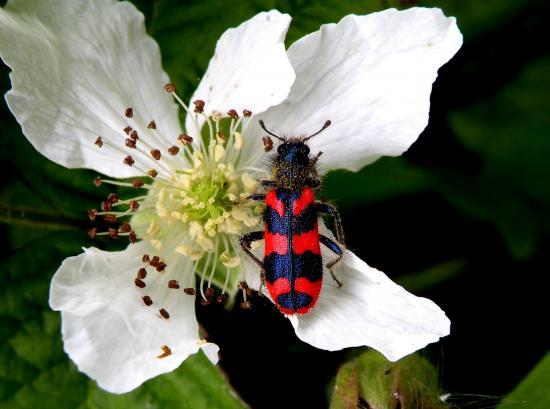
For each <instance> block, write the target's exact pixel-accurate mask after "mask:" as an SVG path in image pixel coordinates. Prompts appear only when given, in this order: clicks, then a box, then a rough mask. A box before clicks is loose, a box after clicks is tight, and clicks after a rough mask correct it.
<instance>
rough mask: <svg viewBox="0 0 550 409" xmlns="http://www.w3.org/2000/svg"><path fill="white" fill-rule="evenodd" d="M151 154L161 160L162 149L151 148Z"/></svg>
mask: <svg viewBox="0 0 550 409" xmlns="http://www.w3.org/2000/svg"><path fill="white" fill-rule="evenodd" d="M151 156H152V157H153V158H155V159H156V160H160V156H161V155H160V151H159V150H158V149H151Z"/></svg>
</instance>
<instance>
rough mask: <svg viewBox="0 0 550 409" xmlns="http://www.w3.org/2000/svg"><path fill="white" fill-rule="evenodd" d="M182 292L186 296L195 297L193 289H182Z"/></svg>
mask: <svg viewBox="0 0 550 409" xmlns="http://www.w3.org/2000/svg"><path fill="white" fill-rule="evenodd" d="M183 292H184V293H185V294H187V295H195V294H196V292H195V289H194V288H190V287H189V288H184V289H183Z"/></svg>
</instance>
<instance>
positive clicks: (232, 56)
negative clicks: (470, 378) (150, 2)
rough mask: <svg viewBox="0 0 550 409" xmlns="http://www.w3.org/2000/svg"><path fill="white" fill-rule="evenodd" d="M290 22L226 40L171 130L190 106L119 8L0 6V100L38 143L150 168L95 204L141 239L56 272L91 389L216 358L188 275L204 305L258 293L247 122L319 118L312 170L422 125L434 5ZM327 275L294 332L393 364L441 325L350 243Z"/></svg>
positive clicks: (433, 49)
mask: <svg viewBox="0 0 550 409" xmlns="http://www.w3.org/2000/svg"><path fill="white" fill-rule="evenodd" d="M289 23H290V17H289V16H288V15H285V14H281V13H279V12H277V11H270V12H266V13H260V14H258V15H256V16H255V17H253V18H252V19H250V20H249V21H247V22H245V23H243V24H241V25H240V26H239V27H237V28H235V29H230V30H228V31H226V32H225V33H224V34H223V36H222V37H221V38H220V40H219V41H218V44H217V47H216V51H215V54H214V56H213V58H212V60H211V61H210V64H209V66H208V70H207V72H206V74H205V76H204V78H203V79H202V81H201V83H200V84H199V86H198V88H197V90H196V91H195V93H194V95H193V97H192V98H191V101H197V100H202V101H204V107H202V103H201V102H197V103H196V104H195V106H196V108H197V111H202V110H203V112H202V113H198V114H196V113H194V112H193V108H195V106H193V105H191V110H188V113H187V119H186V134H183V132H182V130H181V129H180V125H179V122H178V112H177V105H176V104H174V101H173V98H175V99H176V100H177V101H178V102H179V103H180V106H181V107H183V108H185V109H187V108H186V106H185V104H184V103H183V102H182V101H181V100H180V99H179V97H178V96H177V94H176V93H175V92H172V91H173V89H172V88H171V87H167V90H168V91H169V92H166V90H165V89H164V86H165V84H167V83H168V82H169V81H168V77H167V76H166V74H165V73H164V72H163V71H162V68H161V64H160V61H161V59H160V53H159V49H158V46H157V44H156V43H155V42H154V41H153V39H151V38H150V37H149V36H147V34H146V32H145V28H144V24H143V16H142V14H141V13H140V12H139V11H138V10H136V9H135V7H134V6H133V5H131V4H130V3H127V2H120V3H119V2H116V1H114V0H86V1H85V0H78V1H77V0H58V1H46V0H44V1H40V2H37V1H30V0H12V1H10V2H8V5H7V6H6V7H5V8H4V9H2V10H0V54H1V57H2V59H3V61H4V62H5V63H6V64H7V65H9V66H10V67H11V69H12V70H13V72H12V74H11V80H12V85H13V87H12V89H11V90H10V91H9V92H8V94H7V95H6V99H7V102H8V105H9V107H10V109H11V111H12V112H13V113H14V115H15V117H16V118H17V120H18V121H19V123H20V124H21V126H22V129H23V132H24V134H25V135H26V137H27V138H28V139H29V141H30V142H31V143H32V144H33V145H34V146H35V148H36V149H38V150H39V151H40V152H41V153H42V154H44V155H45V156H46V157H48V158H49V159H51V160H53V161H54V162H57V163H59V164H61V165H63V166H66V167H68V168H89V169H94V170H96V171H98V172H101V173H103V174H105V175H108V176H110V177H112V178H115V179H117V178H130V177H144V176H145V177H146V176H147V175H153V176H154V175H156V177H154V178H149V179H143V182H145V185H144V186H143V188H145V189H147V191H146V193H145V194H143V193H140V194H137V193H136V196H137V197H135V198H120V199H118V201H117V200H116V198H114V197H111V198H110V200H109V201H107V202H106V203H105V204H104V205H103V207H104V209H103V210H104V211H103V212H102V211H99V212H97V213H96V212H92V213H91V216H92V217H96V216H97V217H100V216H103V215H105V214H109V215H116V216H117V218H118V219H119V220H120V219H121V218H124V217H126V216H130V215H131V216H132V218H131V220H130V221H129V222H130V226H131V227H130V226H129V225H127V224H123V225H121V227H120V228H119V229H116V228H113V229H112V230H111V232H110V234H111V235H129V236H130V238H131V239H132V241H133V240H134V238H135V237H134V234H135V235H137V237H138V238H139V239H141V240H140V241H138V242H137V243H135V244H131V245H130V246H129V247H128V248H127V249H126V250H124V251H122V252H105V251H101V250H98V249H95V248H90V249H85V251H84V253H82V254H80V255H78V256H75V257H70V258H68V259H67V260H65V261H64V262H63V264H62V265H61V267H60V268H59V270H58V271H57V273H56V274H55V276H54V278H53V281H52V285H51V292H50V304H51V306H52V308H54V309H56V310H59V311H61V312H62V323H63V325H62V332H63V340H64V345H65V350H66V351H67V353H68V354H69V356H70V357H71V359H72V360H73V361H74V362H75V363H76V364H77V365H78V367H79V369H80V370H81V371H83V372H85V373H86V374H88V375H89V376H90V377H92V378H93V379H95V380H96V381H97V382H98V383H99V385H100V386H101V387H103V388H105V389H107V390H109V391H112V392H118V393H121V392H126V391H129V390H131V389H133V388H135V387H137V386H139V385H140V384H141V383H142V382H144V381H145V380H147V379H149V378H151V377H154V376H156V375H158V374H161V373H164V372H168V371H171V370H173V369H174V368H176V367H177V366H178V365H179V364H180V363H181V362H182V361H183V360H184V359H186V358H187V357H188V356H189V355H190V354H193V353H195V352H197V351H198V350H199V349H200V348H202V349H203V350H204V351H205V352H206V353H207V355H208V356H209V357H210V358H211V360H212V361H213V362H215V361H216V360H217V347H216V346H215V345H213V344H209V343H206V342H205V341H204V340H201V337H200V336H199V328H198V324H197V321H196V318H195V314H194V297H193V296H190V295H189V294H186V293H185V292H184V291H183V289H184V288H187V293H191V292H192V290H190V289H191V288H194V283H195V281H194V280H195V278H194V275H195V273H196V274H198V275H199V276H200V278H201V285H200V291H201V293H202V296H203V297H205V298H207V299H209V300H210V297H211V295H212V290H208V288H211V285H212V283H214V284H216V285H217V286H219V287H220V288H222V289H223V290H222V291H223V292H224V293H225V292H226V291H228V292H231V293H232V292H234V291H235V288H236V286H237V282H239V281H241V280H243V279H244V280H246V281H247V282H248V283H249V285H250V286H252V287H253V288H258V286H259V271H258V269H257V268H255V267H254V266H253V265H251V264H250V263H249V262H248V261H247V260H244V259H243V258H241V253H240V251H239V249H238V242H237V239H238V237H239V235H240V234H242V232H243V231H248V230H250V229H251V228H254V227H255V228H257V227H258V226H260V225H261V222H260V217H259V213H258V209H256V208H255V206H254V205H251V204H249V203H248V202H247V201H246V200H243V197H246V196H248V195H249V194H250V192H251V191H253V190H254V188H255V184H256V181H257V180H258V179H259V178H260V177H263V176H265V175H264V174H265V172H266V171H267V169H265V168H264V167H263V166H262V165H261V163H262V161H263V160H264V158H265V152H264V146H263V144H262V136H264V134H263V133H262V132H261V130H260V128H259V127H258V125H257V120H258V119H259V118H261V119H263V120H264V121H265V123H266V124H268V126H270V127H271V128H272V129H273V130H274V131H280V132H284V133H287V134H288V133H292V134H307V133H311V132H312V131H314V130H316V129H318V128H319V126H320V125H321V124H323V123H324V122H325V121H326V120H327V119H330V120H331V121H332V124H333V125H332V126H331V127H330V128H329V129H327V130H326V131H325V132H324V133H322V134H321V135H319V136H318V137H316V138H314V139H313V140H312V141H311V144H310V147H311V150H312V152H317V151H319V150H322V151H323V152H325V154H324V155H323V156H322V157H321V158H320V170H321V172H322V173H326V172H327V171H329V170H331V169H337V168H346V169H351V170H357V169H360V168H361V167H362V166H364V165H367V164H369V163H371V162H373V161H375V160H376V159H378V158H379V157H381V156H383V155H390V156H396V155H400V154H401V153H403V152H404V151H405V150H406V149H408V147H409V146H410V145H411V144H412V143H413V142H414V141H415V140H416V138H417V137H418V135H419V133H420V132H421V131H422V130H423V129H424V127H425V126H426V124H427V122H428V112H429V100H430V92H431V86H432V83H433V82H434V80H435V78H436V76H437V70H438V68H439V67H440V66H441V65H443V64H444V63H445V62H447V61H448V60H449V59H450V58H451V57H452V56H453V55H454V53H455V52H456V51H457V50H458V48H459V47H460V45H461V42H462V38H461V34H460V32H459V30H458V29H457V27H456V23H455V20H454V18H447V17H445V16H444V15H443V14H442V12H441V10H439V9H425V8H412V9H409V10H406V11H397V10H393V9H392V10H386V11H383V12H380V13H374V14H370V15H367V16H355V15H350V16H347V17H345V18H344V19H342V20H341V21H340V22H339V23H338V24H328V25H325V26H323V27H321V29H320V30H319V31H317V32H315V33H312V34H310V35H308V36H306V37H304V38H302V39H301V40H299V41H297V42H296V43H294V44H293V45H292V46H291V47H290V48H289V49H288V50H286V51H285V48H284V38H285V34H286V31H287V28H288V25H289ZM247 110H248V111H252V113H253V114H254V115H253V116H252V117H250V116H249V115H250V113H249V112H247ZM243 112H247V114H246V115H244V116H243ZM260 114H261V115H260ZM237 115H238V116H237ZM230 117H232V118H230ZM151 121H154V122H151ZM203 126H204V129H205V130H206V131H205V132H203V136H201V135H200V129H201V128H202V127H203ZM180 135H181V136H180ZM98 137H100V139H98ZM178 137H179V138H178ZM191 138H192V143H190V142H191ZM156 150H158V151H156ZM159 156H160V158H159ZM136 180H138V181H139V180H142V179H136ZM103 182H104V183H112V184H120V185H123V186H124V185H129V186H131V185H132V182H127V181H126V182H120V181H117V180H106V179H104V180H103ZM134 183H137V184H138V185H139V184H140V182H134ZM139 192H141V191H139ZM132 200H135V201H132ZM138 205H139V208H137V207H138ZM111 208H112V209H111ZM115 210H116V211H115ZM107 217H108V218H109V217H111V218H112V217H113V216H107ZM123 220H124V219H123ZM96 234H107V233H102V232H97V233H96ZM155 256H156V258H155ZM338 275H339V277H340V280H341V281H342V282H343V287H342V288H341V289H338V288H337V287H336V285H335V283H334V282H333V280H331V279H330V277H329V276H327V275H325V278H326V279H325V280H324V284H323V290H322V293H321V295H320V298H319V301H318V304H317V306H316V307H315V308H314V309H313V310H312V311H311V312H310V313H308V314H305V315H303V316H292V317H290V319H291V322H292V325H293V326H294V328H295V330H296V334H297V335H298V337H300V338H301V339H302V340H304V341H306V342H308V343H310V344H312V345H314V346H316V347H319V348H323V349H328V350H337V349H341V348H345V347H350V346H358V345H368V346H371V347H374V348H376V349H377V350H379V351H380V352H382V353H383V354H384V355H386V356H387V357H388V358H389V359H391V360H396V359H399V358H400V357H402V356H404V355H407V354H409V353H411V352H413V351H415V350H417V349H419V348H422V347H424V346H425V345H426V344H428V343H430V342H435V341H437V340H438V339H439V338H440V337H442V336H445V335H447V334H448V333H449V326H450V323H449V320H448V319H447V317H446V316H445V314H444V312H443V311H442V310H441V309H439V307H437V306H436V305H435V304H434V303H433V302H431V301H430V300H427V299H424V298H419V297H415V296H414V295H412V294H410V293H408V292H407V291H405V290H404V289H403V288H401V287H400V286H398V285H396V284H395V283H393V282H392V281H391V280H389V279H388V278H387V277H386V276H385V275H384V274H383V273H382V272H380V271H378V270H376V269H373V268H371V267H369V266H368V265H367V264H365V263H364V262H363V261H362V260H360V259H358V258H357V257H356V256H355V255H354V254H353V253H351V252H349V251H346V256H345V258H344V262H343V265H342V267H341V269H340V270H339V271H338ZM327 277H328V278H327ZM222 301H223V299H222Z"/></svg>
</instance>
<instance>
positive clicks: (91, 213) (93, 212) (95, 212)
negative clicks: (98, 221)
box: [88, 209, 97, 221]
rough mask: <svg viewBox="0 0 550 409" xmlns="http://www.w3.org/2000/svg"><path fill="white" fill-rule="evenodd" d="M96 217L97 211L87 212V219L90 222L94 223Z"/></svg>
mask: <svg viewBox="0 0 550 409" xmlns="http://www.w3.org/2000/svg"><path fill="white" fill-rule="evenodd" d="M96 217H97V209H90V210H88V218H89V219H90V220H91V221H95V218H96Z"/></svg>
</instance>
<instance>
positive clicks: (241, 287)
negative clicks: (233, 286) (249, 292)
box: [238, 281, 248, 290]
mask: <svg viewBox="0 0 550 409" xmlns="http://www.w3.org/2000/svg"><path fill="white" fill-rule="evenodd" d="M238 285H239V288H240V289H241V290H246V289H247V288H248V284H247V283H246V281H240V282H239V284H238Z"/></svg>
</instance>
